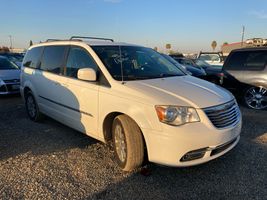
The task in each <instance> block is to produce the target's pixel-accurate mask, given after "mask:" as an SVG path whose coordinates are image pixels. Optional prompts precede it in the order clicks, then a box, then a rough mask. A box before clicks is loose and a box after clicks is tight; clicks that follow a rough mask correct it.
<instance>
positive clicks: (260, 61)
mask: <svg viewBox="0 0 267 200" xmlns="http://www.w3.org/2000/svg"><path fill="white" fill-rule="evenodd" d="M266 63H267V51H252V52H249V54H248V57H247V60H246V63H245V68H244V69H245V70H252V71H254V70H255V71H257V70H263V69H264V68H265V66H266Z"/></svg>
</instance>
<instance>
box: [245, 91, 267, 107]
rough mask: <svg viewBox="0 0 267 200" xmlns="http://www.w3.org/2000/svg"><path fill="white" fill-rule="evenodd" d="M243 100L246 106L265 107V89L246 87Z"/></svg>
mask: <svg viewBox="0 0 267 200" xmlns="http://www.w3.org/2000/svg"><path fill="white" fill-rule="evenodd" d="M243 102H244V104H245V105H246V106H247V107H248V108H252V109H255V110H264V109H266V108H267V89H266V88H264V87H254V86H252V87H247V88H246V89H245V90H244V93H243Z"/></svg>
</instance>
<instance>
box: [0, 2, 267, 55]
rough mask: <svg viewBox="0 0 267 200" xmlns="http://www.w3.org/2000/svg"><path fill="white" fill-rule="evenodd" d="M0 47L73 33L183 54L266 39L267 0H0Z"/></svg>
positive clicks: (27, 44) (23, 44) (27, 43)
mask: <svg viewBox="0 0 267 200" xmlns="http://www.w3.org/2000/svg"><path fill="white" fill-rule="evenodd" d="M0 19H1V20H0V46H3V45H5V46H10V40H9V35H11V36H12V42H13V47H17V48H27V47H28V46H29V41H30V40H32V41H33V43H39V42H40V41H44V40H46V39H48V38H58V39H66V38H69V37H71V36H72V35H81V36H95V37H108V38H113V39H114V40H115V41H121V42H127V43H134V44H139V45H144V46H148V47H152V48H153V47H158V48H159V49H161V50H162V49H164V48H165V45H166V44H167V43H170V44H171V45H172V49H173V50H175V51H180V52H183V53H189V52H198V51H200V50H206V51H207V50H212V48H211V42H212V41H213V40H215V41H217V44H218V45H217V50H220V46H221V45H222V44H223V43H224V42H228V43H232V42H239V41H241V32H242V26H243V25H244V26H245V39H248V38H254V37H263V38H267V0H220V1H219V0H201V1H200V0H183V1H180V0H0Z"/></svg>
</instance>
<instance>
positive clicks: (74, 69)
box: [64, 47, 97, 78]
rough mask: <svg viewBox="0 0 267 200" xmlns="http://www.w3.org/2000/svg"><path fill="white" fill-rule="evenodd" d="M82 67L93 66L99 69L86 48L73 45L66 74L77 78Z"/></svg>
mask: <svg viewBox="0 0 267 200" xmlns="http://www.w3.org/2000/svg"><path fill="white" fill-rule="evenodd" d="M82 68H93V69H95V70H96V71H97V65H96V63H95V61H94V59H93V58H92V57H91V56H90V55H89V53H88V52H87V51H86V50H85V49H83V48H80V47H71V48H70V51H69V56H68V59H67V65H66V69H65V72H64V74H65V75H66V76H69V77H73V78H77V73H78V70H79V69H82Z"/></svg>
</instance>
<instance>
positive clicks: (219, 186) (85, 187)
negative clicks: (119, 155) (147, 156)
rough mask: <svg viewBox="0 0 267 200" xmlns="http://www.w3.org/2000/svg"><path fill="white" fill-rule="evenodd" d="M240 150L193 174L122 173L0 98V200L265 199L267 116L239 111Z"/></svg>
mask: <svg viewBox="0 0 267 200" xmlns="http://www.w3.org/2000/svg"><path fill="white" fill-rule="evenodd" d="M242 113H243V122H244V124H243V130H242V137H241V140H240V142H239V145H238V146H237V147H236V148H234V149H233V150H232V151H231V152H229V153H228V154H226V155H225V156H223V157H221V158H219V159H216V160H214V161H211V162H209V163H206V164H203V165H200V166H196V167H190V168H168V167H162V166H158V165H155V164H149V165H148V166H147V167H148V169H149V171H150V175H149V176H144V175H142V173H140V172H139V171H136V172H132V173H125V172H122V171H121V170H120V169H119V168H118V167H117V166H116V164H115V163H114V162H113V159H112V152H111V150H110V149H109V147H108V146H107V145H104V144H102V143H100V142H98V141H96V140H94V139H91V138H89V137H87V136H85V135H83V134H81V133H79V132H77V131H74V130H72V129H70V128H68V127H66V126H64V125H61V124H60V123H58V122H56V121H54V120H52V119H49V118H47V119H45V121H43V122H42V123H34V122H31V121H30V120H29V119H28V117H27V116H26V113H25V109H24V105H23V103H22V101H21V99H20V97H16V96H15V97H14V96H11V97H10V96H9V97H1V98H0V199H266V198H267V123H266V122H267V112H266V111H261V112H259V111H252V110H249V109H246V108H242Z"/></svg>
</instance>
